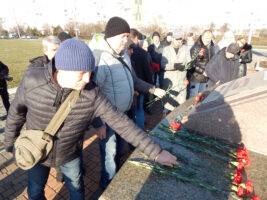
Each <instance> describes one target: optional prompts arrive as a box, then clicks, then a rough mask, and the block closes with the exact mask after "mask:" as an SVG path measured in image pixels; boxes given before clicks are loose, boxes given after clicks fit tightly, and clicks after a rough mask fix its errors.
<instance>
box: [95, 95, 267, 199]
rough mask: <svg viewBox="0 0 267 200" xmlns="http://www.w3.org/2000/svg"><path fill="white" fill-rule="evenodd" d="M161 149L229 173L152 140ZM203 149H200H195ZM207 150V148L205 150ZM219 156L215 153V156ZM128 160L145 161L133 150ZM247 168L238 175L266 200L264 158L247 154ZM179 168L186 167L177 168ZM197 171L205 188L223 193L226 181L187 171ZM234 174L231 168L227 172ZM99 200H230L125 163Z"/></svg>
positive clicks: (205, 159)
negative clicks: (248, 161) (248, 160)
mask: <svg viewBox="0 0 267 200" xmlns="http://www.w3.org/2000/svg"><path fill="white" fill-rule="evenodd" d="M193 100H194V99H190V100H188V101H187V102H185V104H183V105H182V106H180V107H179V108H177V109H175V110H174V111H173V112H171V113H170V114H169V115H168V116H167V117H166V118H165V119H164V120H163V121H162V122H163V123H165V124H170V123H171V122H172V121H173V120H174V119H175V118H176V117H177V116H178V115H179V114H180V113H182V112H183V111H184V110H185V109H186V108H187V106H188V105H190V104H192V101H193ZM153 131H155V132H158V133H160V134H162V135H166V133H164V132H162V131H161V130H159V129H158V126H156V127H155V128H154V129H153ZM153 138H154V140H155V141H157V142H158V143H159V144H160V145H161V146H162V147H173V150H174V152H176V153H181V154H183V155H184V156H186V157H188V158H191V159H194V160H197V161H201V162H204V163H208V164H209V165H212V166H214V167H216V168H218V169H221V170H224V171H226V170H229V165H228V164H227V163H226V162H225V161H221V160H218V159H214V158H213V157H210V156H208V155H207V154H205V153H197V152H192V151H190V150H188V149H186V148H184V147H181V146H178V145H173V144H170V143H168V142H165V141H161V140H159V139H158V138H155V137H153ZM199 146H200V147H204V146H203V145H199ZM205 148H207V149H209V148H208V147H205ZM217 153H218V154H220V153H219V152H217ZM129 159H130V160H143V159H147V158H146V156H145V155H144V154H142V153H141V152H140V151H138V150H135V151H134V152H133V154H132V155H131V156H130V158H129ZM250 159H251V166H250V167H249V168H245V171H243V173H242V177H243V180H244V181H246V179H247V178H249V179H251V181H252V182H253V184H254V191H255V194H256V195H258V196H259V197H260V198H261V200H267V193H266V187H265V185H266V184H267V173H266V166H267V157H266V156H263V155H260V154H257V153H253V152H250ZM181 165H182V166H185V167H186V166H187V165H184V164H181ZM191 167H192V166H189V168H190V169H194V170H199V172H198V173H197V174H196V175H195V176H194V178H197V179H199V180H201V181H203V182H205V183H206V184H209V185H211V186H215V187H218V188H221V189H222V188H224V189H225V190H227V188H228V182H227V180H228V179H226V178H223V177H221V176H220V175H218V174H217V172H214V171H212V170H207V169H204V168H199V169H196V168H191ZM231 169H232V171H234V168H231ZM100 199H102V200H120V199H122V200H133V199H137V200H138V199H139V200H149V199H151V200H165V199H168V200H169V199H185V200H196V199H200V200H217V199H218V200H226V199H229V200H233V199H234V198H233V197H231V195H230V193H229V192H228V193H227V194H224V193H220V192H214V191H209V190H207V189H204V188H202V187H199V186H197V185H196V184H194V183H189V182H183V181H180V180H178V179H177V178H174V177H170V176H168V175H162V174H160V175H159V174H154V173H152V172H151V171H150V170H147V169H144V168H141V167H137V166H134V165H132V164H130V163H129V162H125V164H124V165H123V166H122V168H121V169H120V171H119V172H118V173H117V175H116V176H115V177H114V179H113V180H112V182H111V183H110V185H109V186H108V188H107V189H106V190H105V191H104V193H103V194H102V196H101V197H100Z"/></svg>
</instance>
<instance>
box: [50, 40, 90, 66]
mask: <svg viewBox="0 0 267 200" xmlns="http://www.w3.org/2000/svg"><path fill="white" fill-rule="evenodd" d="M55 67H56V69H58V70H65V71H93V70H94V69H95V58H94V55H93V53H92V51H91V50H90V49H89V47H88V46H87V45H86V44H85V43H84V42H83V41H81V40H79V39H67V40H65V41H64V42H63V43H61V44H60V46H59V48H58V50H57V52H56V56H55Z"/></svg>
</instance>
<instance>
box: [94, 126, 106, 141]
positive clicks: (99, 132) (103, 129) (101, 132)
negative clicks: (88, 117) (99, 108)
mask: <svg viewBox="0 0 267 200" xmlns="http://www.w3.org/2000/svg"><path fill="white" fill-rule="evenodd" d="M96 134H97V136H98V137H99V139H101V140H102V139H105V138H106V126H105V125H104V126H101V127H100V128H98V129H97V130H96Z"/></svg>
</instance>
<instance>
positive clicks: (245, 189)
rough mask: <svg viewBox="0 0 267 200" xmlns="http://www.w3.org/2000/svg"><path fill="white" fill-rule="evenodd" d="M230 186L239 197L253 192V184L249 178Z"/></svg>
mask: <svg viewBox="0 0 267 200" xmlns="http://www.w3.org/2000/svg"><path fill="white" fill-rule="evenodd" d="M230 188H231V189H232V190H233V191H235V192H236V193H237V195H238V196H239V197H243V196H244V195H245V194H246V195H248V194H252V193H253V184H252V182H251V181H250V180H249V179H248V180H247V182H246V183H241V184H239V185H237V186H236V185H231V186H230Z"/></svg>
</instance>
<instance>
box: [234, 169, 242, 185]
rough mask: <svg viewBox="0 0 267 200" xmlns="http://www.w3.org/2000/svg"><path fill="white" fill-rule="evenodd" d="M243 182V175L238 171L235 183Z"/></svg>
mask: <svg viewBox="0 0 267 200" xmlns="http://www.w3.org/2000/svg"><path fill="white" fill-rule="evenodd" d="M241 182H242V175H241V173H240V172H238V171H236V172H235V174H234V180H233V183H241Z"/></svg>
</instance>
